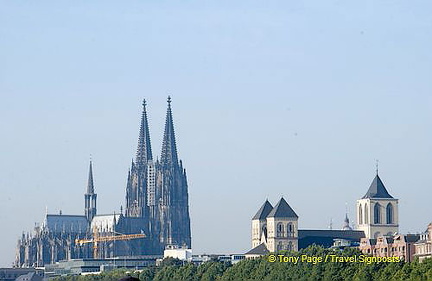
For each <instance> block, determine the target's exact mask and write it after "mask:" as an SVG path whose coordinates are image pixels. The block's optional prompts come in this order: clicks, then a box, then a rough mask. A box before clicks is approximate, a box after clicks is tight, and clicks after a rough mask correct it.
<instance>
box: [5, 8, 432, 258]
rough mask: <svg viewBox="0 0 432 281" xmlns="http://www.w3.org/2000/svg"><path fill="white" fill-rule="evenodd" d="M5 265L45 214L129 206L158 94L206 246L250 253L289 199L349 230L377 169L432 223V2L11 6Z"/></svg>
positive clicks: (155, 133)
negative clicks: (169, 111) (142, 126)
mask: <svg viewBox="0 0 432 281" xmlns="http://www.w3.org/2000/svg"><path fill="white" fill-rule="evenodd" d="M0 5H1V8H0V51H1V52H0V97H1V99H0V120H1V121H0V130H1V137H0V151H1V154H0V159H1V160H0V190H1V193H2V195H1V197H0V225H1V226H2V227H1V234H0V237H1V238H2V239H1V243H0V253H1V256H0V266H10V265H11V263H12V261H13V259H14V255H15V245H16V241H17V239H18V237H19V236H20V234H21V233H22V231H31V230H32V228H33V227H34V223H35V222H41V221H42V219H43V216H44V213H45V207H46V206H47V207H48V211H49V212H52V213H57V212H58V211H59V210H60V209H61V210H62V211H63V213H64V214H83V207H84V196H83V194H84V192H85V186H86V179H87V172H88V171H87V170H88V161H89V155H90V154H92V155H93V160H94V177H95V188H96V192H97V193H98V211H99V213H112V212H113V211H117V212H118V211H119V209H120V205H122V204H123V205H124V196H125V186H126V177H127V170H128V168H129V165H130V161H131V158H132V157H134V155H135V149H136V145H137V138H138V129H139V118H140V115H141V100H142V99H143V98H146V99H147V101H148V111H149V121H150V126H151V127H150V130H151V132H150V133H151V138H152V143H153V151H154V154H155V155H154V156H157V155H160V149H161V138H162V133H163V124H164V118H165V111H166V97H167V95H168V93H170V94H171V95H172V98H173V103H172V106H173V114H174V122H175V128H176V133H177V143H178V151H179V155H180V158H181V159H183V161H184V165H185V167H186V169H187V172H188V178H189V194H190V212H191V214H190V215H191V220H192V240H193V241H192V243H193V250H194V253H197V254H198V253H204V252H205V253H229V252H236V253H242V252H245V251H246V250H248V249H249V247H250V219H251V217H252V216H253V215H254V214H255V212H256V211H257V209H258V208H259V207H260V205H261V204H262V203H263V202H264V200H265V199H266V198H269V199H270V201H271V202H272V203H276V201H277V200H278V199H279V198H280V196H281V195H283V196H284V198H286V199H287V201H288V203H289V204H290V205H291V206H292V207H293V208H294V210H295V211H296V212H297V213H298V215H299V216H300V219H299V225H300V227H301V228H327V227H328V224H329V221H330V219H331V218H333V222H334V227H340V226H341V224H342V220H343V217H344V214H345V204H346V203H347V206H348V210H349V215H350V218H351V220H352V221H355V216H354V206H355V200H356V199H358V198H359V197H361V196H363V195H364V193H365V192H366V190H367V188H368V187H369V184H370V182H371V181H372V179H373V177H374V173H375V159H379V160H380V175H381V177H382V179H383V181H384V184H385V185H386V186H387V188H388V190H389V192H390V194H392V195H393V196H395V197H397V198H399V199H400V203H399V204H400V229H401V231H402V232H419V231H423V230H424V229H425V228H426V225H427V224H428V223H429V222H430V221H431V220H432V217H431V215H430V214H431V213H432V205H431V204H430V196H431V187H432V173H431V170H432V130H431V128H432V116H431V115H432V77H431V76H432V52H431V50H432V17H431V16H430V11H431V10H432V4H431V3H430V1H372V0H370V1H349V2H343V1H128V2H127V3H126V2H120V1H92V2H91V3H89V2H88V1H37V2H34V1H0Z"/></svg>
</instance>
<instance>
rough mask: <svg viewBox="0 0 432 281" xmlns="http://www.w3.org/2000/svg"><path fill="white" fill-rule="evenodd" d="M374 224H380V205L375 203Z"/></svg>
mask: <svg viewBox="0 0 432 281" xmlns="http://www.w3.org/2000/svg"><path fill="white" fill-rule="evenodd" d="M374 223H381V205H380V204H379V203H375V206H374Z"/></svg>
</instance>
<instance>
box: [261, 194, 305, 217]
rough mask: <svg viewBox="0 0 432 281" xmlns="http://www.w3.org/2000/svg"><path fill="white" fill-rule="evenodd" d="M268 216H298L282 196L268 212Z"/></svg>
mask: <svg viewBox="0 0 432 281" xmlns="http://www.w3.org/2000/svg"><path fill="white" fill-rule="evenodd" d="M268 217H270V218H271V217H275V218H298V216H297V214H296V213H295V212H294V210H293V209H292V208H291V206H290V205H288V203H287V201H285V199H284V198H283V197H282V198H281V200H279V202H278V203H277V204H276V206H275V207H274V208H273V210H272V211H271V212H270V213H269V214H268Z"/></svg>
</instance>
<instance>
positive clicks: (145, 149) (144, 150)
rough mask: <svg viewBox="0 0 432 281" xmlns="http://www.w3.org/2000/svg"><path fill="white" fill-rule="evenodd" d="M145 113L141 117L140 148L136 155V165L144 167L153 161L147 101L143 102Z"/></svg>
mask: <svg viewBox="0 0 432 281" xmlns="http://www.w3.org/2000/svg"><path fill="white" fill-rule="evenodd" d="M142 105H143V112H142V116H141V126H140V132H139V138H138V148H137V153H136V164H137V165H138V167H142V166H144V165H146V164H147V161H148V160H152V159H153V157H152V150H151V144H150V132H149V125H148V121H147V111H146V101H145V100H143V104H142Z"/></svg>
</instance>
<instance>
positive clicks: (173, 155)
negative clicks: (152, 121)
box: [160, 96, 178, 166]
mask: <svg viewBox="0 0 432 281" xmlns="http://www.w3.org/2000/svg"><path fill="white" fill-rule="evenodd" d="M167 102H168V109H167V114H166V120H165V132H164V138H163V142H162V155H161V160H160V162H161V164H162V165H163V166H169V165H173V164H174V165H177V164H178V156H177V147H176V140H175V133H174V123H173V118H172V112H171V97H170V96H168V100H167Z"/></svg>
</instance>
